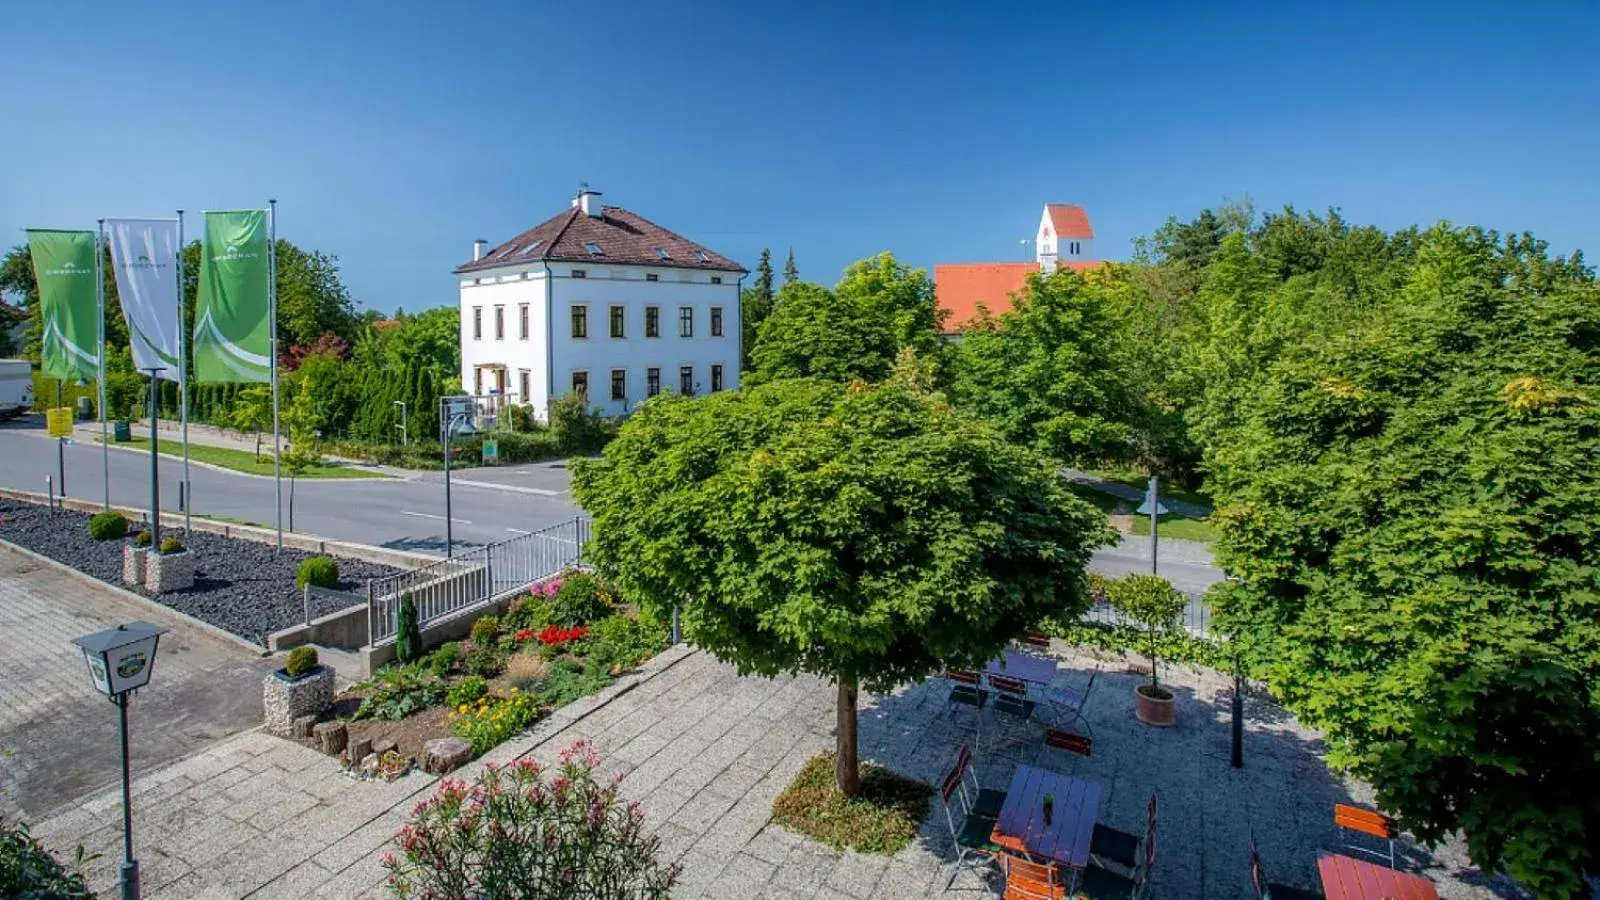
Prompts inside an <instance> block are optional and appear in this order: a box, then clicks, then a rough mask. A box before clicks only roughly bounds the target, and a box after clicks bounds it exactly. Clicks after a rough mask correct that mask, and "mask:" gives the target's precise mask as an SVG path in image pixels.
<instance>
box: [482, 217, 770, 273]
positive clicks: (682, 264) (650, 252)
mask: <svg viewBox="0 0 1600 900" xmlns="http://www.w3.org/2000/svg"><path fill="white" fill-rule="evenodd" d="M536 241H537V242H538V243H537V245H534V242H536ZM588 243H594V244H597V245H598V246H599V247H600V250H601V255H598V256H597V255H595V254H593V253H590V252H589V249H588V248H587V247H585V246H584V245H585V244H588ZM530 245H534V246H532V247H531V249H530ZM657 248H660V249H662V250H665V251H666V253H667V255H666V257H665V258H663V257H662V256H661V254H659V253H657V252H656V249H657ZM699 254H705V259H701V258H700V255H699ZM547 260H560V261H563V262H592V263H594V264H596V265H605V264H606V263H616V264H624V265H639V266H666V267H670V268H678V269H711V270H714V271H718V272H745V271H748V270H747V269H745V267H744V266H741V265H739V264H738V263H736V262H734V261H733V260H731V259H729V258H727V257H726V256H723V255H721V254H719V253H713V252H711V251H710V250H708V249H706V248H705V247H702V246H700V245H699V244H696V243H695V242H694V241H691V240H689V239H688V238H686V237H683V236H682V235H680V234H677V233H676V232H672V231H668V230H667V229H665V228H662V227H661V226H660V225H657V224H656V223H654V222H652V221H650V220H649V219H646V218H644V217H643V216H640V215H638V214H637V213H632V212H629V211H628V210H625V209H623V208H622V207H620V206H607V207H605V208H603V209H602V210H601V215H600V217H598V218H597V217H594V216H587V215H584V213H583V210H581V209H579V208H578V207H576V206H574V207H572V208H571V209H567V210H564V211H562V212H560V213H557V214H556V215H554V216H551V217H550V218H549V219H546V220H545V221H543V222H540V223H539V224H538V225H535V226H533V227H532V228H530V229H528V230H527V231H524V232H523V233H521V234H519V235H517V236H516V237H514V238H512V239H511V240H509V241H506V242H505V243H503V244H500V245H499V246H497V247H495V248H494V249H492V250H490V251H489V252H488V253H485V254H484V255H483V258H482V259H480V260H477V261H475V262H474V261H469V262H464V263H462V264H461V265H459V266H457V267H456V269H455V270H456V272H458V273H459V272H476V271H479V270H482V269H492V268H495V267H497V266H514V265H520V264H522V263H529V262H542V261H547Z"/></svg>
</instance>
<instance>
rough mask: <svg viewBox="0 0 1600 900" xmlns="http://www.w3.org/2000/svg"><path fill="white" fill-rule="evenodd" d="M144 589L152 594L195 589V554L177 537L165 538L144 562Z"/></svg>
mask: <svg viewBox="0 0 1600 900" xmlns="http://www.w3.org/2000/svg"><path fill="white" fill-rule="evenodd" d="M144 566H145V572H144V587H145V590H147V591H149V592H150V593H152V594H161V593H165V592H167V591H184V590H188V589H189V588H192V587H194V554H192V553H190V552H189V550H188V548H186V547H184V546H183V542H182V541H180V540H178V539H177V538H175V537H169V538H163V539H162V541H161V546H159V547H157V548H155V549H154V550H152V551H151V552H150V553H149V554H148V555H147V556H146V557H145V561H144Z"/></svg>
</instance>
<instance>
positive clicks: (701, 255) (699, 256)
mask: <svg viewBox="0 0 1600 900" xmlns="http://www.w3.org/2000/svg"><path fill="white" fill-rule="evenodd" d="M694 258H695V259H698V260H700V261H701V262H711V257H709V256H707V255H706V252H705V251H704V250H696V251H695V252H694Z"/></svg>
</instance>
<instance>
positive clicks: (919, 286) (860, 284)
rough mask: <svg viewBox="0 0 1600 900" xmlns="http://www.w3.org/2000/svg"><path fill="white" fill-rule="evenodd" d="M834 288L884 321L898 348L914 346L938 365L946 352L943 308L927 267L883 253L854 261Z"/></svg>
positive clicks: (836, 291) (877, 318)
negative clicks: (934, 293)
mask: <svg viewBox="0 0 1600 900" xmlns="http://www.w3.org/2000/svg"><path fill="white" fill-rule="evenodd" d="M833 292H834V294H836V295H837V296H838V297H839V298H840V299H842V300H846V301H855V302H858V303H859V304H860V305H861V309H862V310H863V312H864V313H865V314H866V315H867V316H868V317H870V318H872V319H873V320H875V321H877V322H881V323H882V325H883V327H885V328H887V329H888V330H889V334H890V336H891V338H892V340H893V341H894V344H895V350H896V351H898V350H899V349H900V348H901V347H912V348H914V349H915V350H916V351H917V355H918V356H920V357H922V359H923V360H924V361H927V362H929V363H933V364H935V365H937V363H938V361H939V359H940V358H941V357H942V356H943V353H944V349H945V347H946V346H947V344H946V342H945V340H944V337H943V336H942V335H941V333H940V325H941V323H942V321H943V319H944V311H942V310H940V309H939V304H938V303H937V302H936V301H935V300H934V296H933V279H931V278H929V277H928V273H927V271H926V270H923V269H913V268H911V267H909V266H907V265H906V264H904V263H902V262H900V261H899V260H897V259H895V258H894V254H892V253H880V254H878V255H877V256H873V257H868V258H867V259H863V260H860V261H858V262H855V263H853V264H851V265H850V267H849V268H847V269H845V270H844V276H843V277H842V278H840V279H839V283H838V284H837V285H835V286H834V288H833Z"/></svg>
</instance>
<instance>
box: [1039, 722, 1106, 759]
mask: <svg viewBox="0 0 1600 900" xmlns="http://www.w3.org/2000/svg"><path fill="white" fill-rule="evenodd" d="M1044 749H1045V750H1061V751H1063V752H1066V753H1071V754H1074V755H1077V756H1081V757H1083V758H1084V759H1088V758H1089V757H1090V756H1092V755H1093V753H1094V741H1093V740H1092V739H1091V738H1086V737H1084V736H1083V735H1081V734H1073V733H1072V732H1070V731H1060V730H1058V729H1055V728H1046V729H1045V730H1044Z"/></svg>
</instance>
